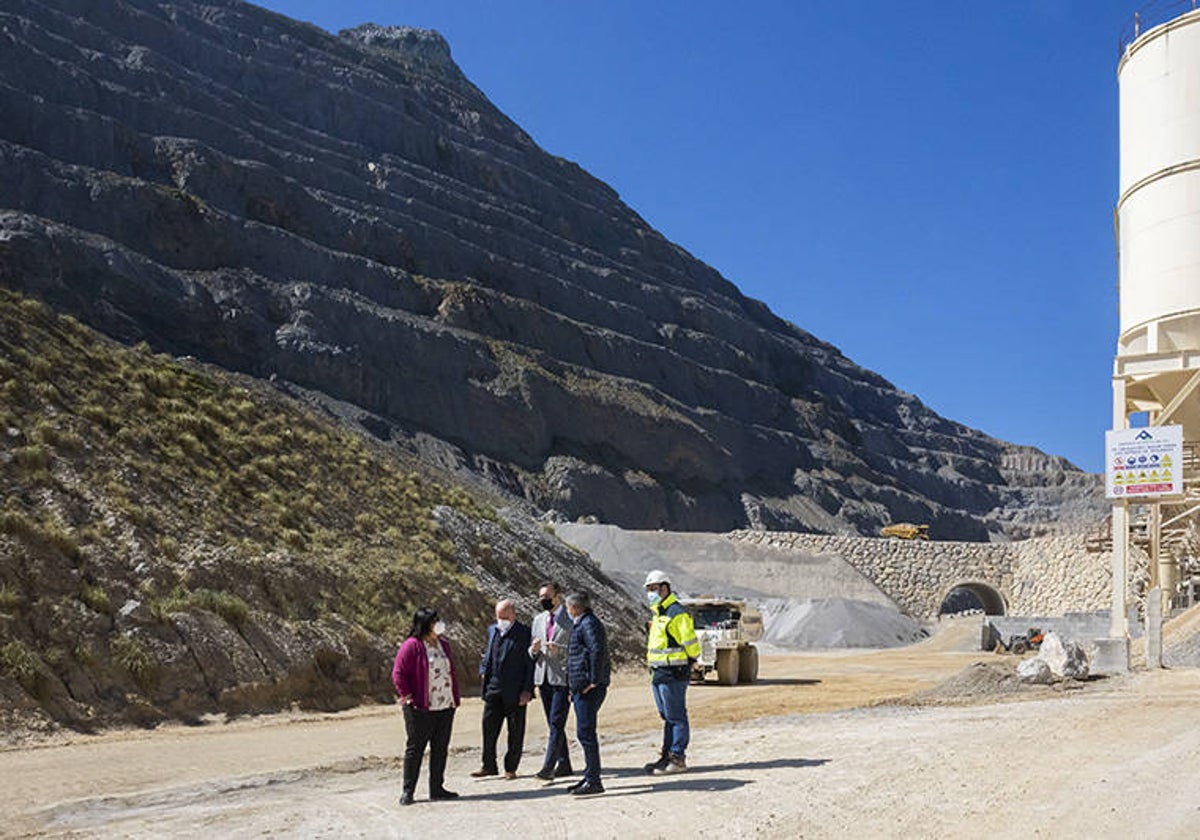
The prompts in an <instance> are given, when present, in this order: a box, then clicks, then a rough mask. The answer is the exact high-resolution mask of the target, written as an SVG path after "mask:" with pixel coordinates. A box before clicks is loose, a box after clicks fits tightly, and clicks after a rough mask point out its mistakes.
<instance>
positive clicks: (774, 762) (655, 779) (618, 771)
mask: <svg viewBox="0 0 1200 840" xmlns="http://www.w3.org/2000/svg"><path fill="white" fill-rule="evenodd" d="M829 761H830V759H828V758H775V759H771V760H770V761H741V762H738V763H737V764H707V765H696V766H693V767H692V768H690V769H689V771H688V773H687V775H686V776H653V775H651V774H649V773H647V772H646V771H645V770H644V769H642V768H641V767H636V768H634V767H614V768H606V769H605V770H604V771H603V772H602V773H601V782H602V783H603V782H604V781H605V780H608V781H609V787H608V789H607V790H606V791H605V792H604V793H603V794H601V795H600V796H601V797H612V796H635V795H637V794H643V793H667V792H670V791H708V792H721V791H727V790H736V789H738V788H740V787H744V786H745V785H749V784H753V783H754V780H753V779H729V778H720V777H717V778H713V776H712V774H714V773H720V772H730V771H735V772H739V771H748V770H750V771H758V770H783V769H789V768H791V769H799V768H804V767H820V766H821V765H823V764H828V763H829ZM632 778H637V779H641V780H642V784H633V785H625V784H622V785H621V786H620V787H615V786H612V781H613V780H623V779H632ZM573 780H574V781H578V780H579V779H578V777H574V779H573ZM567 787H568V785H566V784H553V785H543V786H541V787H538V788H534V789H532V790H531V789H529V788H514V787H508V786H505V787H502V788H496V789H492V790H488V791H486V792H484V793H475V792H474V791H463V792H462V796H461V798H462V799H463V800H466V801H468V802H470V801H476V800H517V801H520V800H534V799H548V798H550V797H554V796H570V794H569V793H568V792H567ZM589 798H590V797H589Z"/></svg>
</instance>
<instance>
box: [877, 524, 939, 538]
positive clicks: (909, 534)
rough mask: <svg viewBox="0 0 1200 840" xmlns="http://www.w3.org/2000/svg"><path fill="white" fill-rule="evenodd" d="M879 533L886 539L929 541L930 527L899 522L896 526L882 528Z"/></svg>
mask: <svg viewBox="0 0 1200 840" xmlns="http://www.w3.org/2000/svg"><path fill="white" fill-rule="evenodd" d="M879 533H880V534H882V535H883V536H885V537H895V538H896V539H899V540H927V539H929V526H928V525H913V524H912V523H911V522H897V523H896V524H895V525H887V526H885V527H883V528H880V529H879Z"/></svg>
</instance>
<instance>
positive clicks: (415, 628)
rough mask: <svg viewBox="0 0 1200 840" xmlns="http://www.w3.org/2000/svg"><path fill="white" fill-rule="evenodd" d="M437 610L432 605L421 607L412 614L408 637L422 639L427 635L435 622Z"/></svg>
mask: <svg viewBox="0 0 1200 840" xmlns="http://www.w3.org/2000/svg"><path fill="white" fill-rule="evenodd" d="M437 618H438V614H437V610H435V609H434V608H433V607H421V609H419V610H417V611H416V613H414V614H413V622H412V629H411V630H409V631H408V637H409V638H410V639H422V638H424V637H426V636H428V635H429V631H430V630H432V629H433V625H434V624H435V623H436V622H437Z"/></svg>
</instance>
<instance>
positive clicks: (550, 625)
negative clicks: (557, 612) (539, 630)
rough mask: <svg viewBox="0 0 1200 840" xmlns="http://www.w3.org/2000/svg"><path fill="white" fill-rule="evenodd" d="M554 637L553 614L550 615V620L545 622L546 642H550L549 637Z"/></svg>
mask: <svg viewBox="0 0 1200 840" xmlns="http://www.w3.org/2000/svg"><path fill="white" fill-rule="evenodd" d="M553 635H554V613H550V620H549V621H547V622H546V641H550V637H551V636H553Z"/></svg>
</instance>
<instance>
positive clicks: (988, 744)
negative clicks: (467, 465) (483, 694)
mask: <svg viewBox="0 0 1200 840" xmlns="http://www.w3.org/2000/svg"><path fill="white" fill-rule="evenodd" d="M947 647H953V646H952V645H946V644H944V643H942V644H939V643H938V642H936V641H935V642H933V643H928V644H926V645H921V646H916V647H913V648H908V649H902V650H893V651H879V652H871V653H861V652H857V653H855V652H852V653H828V654H805V655H790V656H772V657H764V659H763V673H762V676H763V679H762V681H761V682H760V683H759V684H757V685H754V686H739V687H735V688H721V687H717V686H702V687H697V688H695V689H693V690H692V691H691V692H690V693H689V700H690V705H691V709H692V722H693V743H692V748H691V751H690V754H689V763H690V764H691V766H692V770H691V772H690V773H688V774H687V775H684V776H677V777H670V778H665V779H663V778H654V777H649V776H646V775H644V774H642V772H641V771H640V766H641V764H642V763H643V762H645V761H647V760H649V759H650V758H652V757H653V754H654V753H655V751H656V739H657V736H658V721H657V718H656V716H655V715H654V713H653V709H652V707H651V701H650V698H649V693H648V690H647V689H646V686H645V682H644V679H643V678H642V677H640V676H638V675H631V674H630V675H623V676H622V677H621V678H620V679H619V681H618V683H617V684H616V685H615V686H614V689H613V691H612V693H611V694H610V700H609V701H608V702H607V703H606V704H605V706H604V708H603V709H602V711H601V715H600V726H601V735H602V756H603V761H604V764H605V775H604V784H605V786H606V788H607V793H606V794H604V795H603V796H600V797H596V798H591V799H584V800H576V799H574V798H573V797H571V796H569V795H567V794H566V793H565V792H564V785H562V784H557V785H550V786H543V785H541V784H540V783H538V782H537V780H536V779H533V778H532V777H531V774H532V773H533V772H534V771H535V770H536V769H537V768H538V766H539V760H538V759H539V755H538V751H539V749H540V746H541V739H542V737H543V735H544V726H543V724H542V722H541V715H540V708H539V709H536V710H531V714H530V717H529V720H530V732H529V736H528V738H527V747H528V750H529V751H528V752H527V753H526V757H525V761H524V763H523V764H522V767H521V771H522V777H521V778H518V779H517V780H515V781H511V782H505V781H502V780H493V779H489V780H484V781H476V780H473V779H470V778H469V776H468V774H469V772H470V771H471V770H473V769H475V768H476V767H477V766H478V763H479V751H478V744H479V713H480V706H479V703H478V701H474V700H472V701H468V702H466V703H464V705H463V707H462V708H461V709H460V710H459V713H458V717H457V719H456V723H455V732H454V740H453V744H452V752H451V756H450V763H449V767H448V773H447V776H448V782H449V784H450V786H451V787H453V788H454V789H456V790H458V791H459V792H460V793H461V794H462V798H461V799H460V800H458V801H456V802H451V803H440V802H439V803H430V802H428V801H425V799H424V796H425V789H424V785H423V784H422V786H421V787H420V788H419V789H418V801H417V804H416V805H414V806H413V807H410V808H404V809H401V808H399V807H398V806H397V804H396V797H397V795H398V793H399V776H400V771H399V761H398V756H399V755H400V753H401V751H402V749H403V728H402V726H401V723H400V719H399V716H398V714H397V710H396V709H395V708H393V707H382V708H380V707H374V708H367V709H359V710H355V711H353V712H350V713H345V714H341V715H336V716H314V715H280V716H273V717H270V718H261V719H256V720H245V721H237V722H234V723H230V724H216V725H212V726H207V727H197V728H175V727H172V728H164V729H160V730H157V731H153V732H135V733H112V734H108V735H104V736H100V737H79V736H76V737H74V738H72V739H69V740H68V741H66V742H62V743H56V744H51V745H46V746H40V747H34V748H28V747H27V748H22V749H13V750H7V751H3V752H0V779H3V787H2V789H0V825H3V826H5V828H4V832H5V833H12V834H17V835H21V834H29V835H43V834H45V835H53V836H93V835H96V836H98V835H104V836H106V837H111V836H121V837H151V836H155V837H161V836H168V835H174V836H201V835H207V836H209V837H251V836H264V835H275V836H280V835H282V836H289V835H290V836H301V835H302V836H306V837H416V836H461V837H502V836H509V837H512V836H524V835H528V834H530V833H537V834H539V835H543V836H545V835H550V836H556V835H557V836H572V837H618V836H623V837H657V836H666V835H668V834H670V835H672V836H681V835H682V836H687V835H698V836H713V837H716V836H721V837H729V836H759V835H761V836H769V835H779V836H799V837H837V836H847V835H854V836H858V837H872V836H882V837H891V836H905V837H931V836H935V835H939V834H943V833H946V832H951V831H955V832H960V831H961V830H964V829H968V828H969V829H970V831H971V832H972V833H974V834H985V835H990V836H999V837H1037V836H1051V835H1054V836H1056V837H1061V836H1089V837H1117V836H1122V837H1124V836H1131V835H1137V836H1141V837H1194V836H1196V834H1197V830H1198V828H1200V805H1198V804H1197V803H1196V802H1195V801H1194V799H1193V797H1191V795H1190V790H1189V787H1188V786H1187V785H1185V784H1184V783H1182V782H1180V781H1177V780H1181V779H1182V780H1190V779H1191V778H1193V776H1194V773H1195V771H1197V770H1200V730H1197V729H1194V728H1192V726H1191V721H1192V719H1193V711H1194V707H1195V698H1196V697H1197V696H1200V694H1198V693H1200V671H1195V670H1179V671H1156V672H1144V673H1140V674H1136V675H1133V676H1131V677H1125V678H1116V679H1109V680H1105V681H1103V682H1099V683H1093V684H1090V685H1089V686H1088V687H1087V688H1086V689H1085V690H1082V691H1077V692H1070V693H1066V694H1059V695H1056V696H1052V697H1048V698H1047V699H1039V700H1032V701H1025V702H1021V703H992V704H984V705H970V706H938V707H913V706H903V705H882V706H871V707H868V708H852V707H861V706H863V705H864V704H870V703H873V702H876V701H880V700H884V699H887V698H894V697H897V696H900V695H903V694H906V693H910V692H913V691H916V690H920V689H927V688H929V687H930V686H933V685H934V684H936V683H938V682H939V681H940V680H942V679H944V678H946V677H948V676H949V675H951V674H955V673H958V672H960V671H961V669H962V668H963V667H964V666H966V665H968V664H969V663H971V662H974V661H977V660H979V659H981V658H987V657H988V655H986V654H978V653H963V652H958V651H955V650H952V649H946V648H947ZM572 748H573V754H574V755H575V757H576V762H577V764H582V760H581V757H580V756H579V752H578V747H577V746H574V745H573V747H572ZM423 779H424V777H423Z"/></svg>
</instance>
